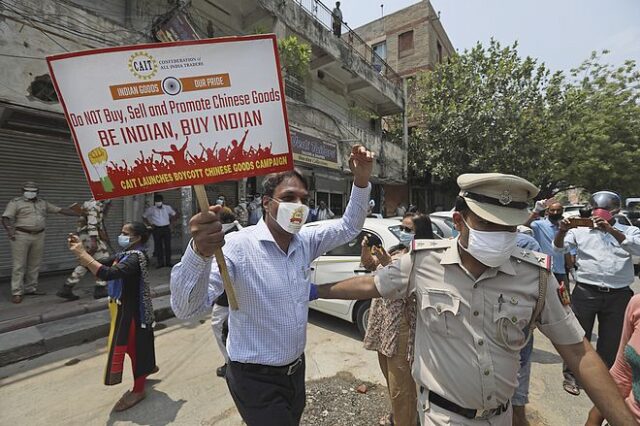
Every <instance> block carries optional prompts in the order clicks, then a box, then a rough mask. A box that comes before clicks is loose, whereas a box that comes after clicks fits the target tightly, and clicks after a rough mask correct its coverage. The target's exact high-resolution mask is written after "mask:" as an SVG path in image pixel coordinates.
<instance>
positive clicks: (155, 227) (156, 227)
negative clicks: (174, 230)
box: [153, 225, 169, 229]
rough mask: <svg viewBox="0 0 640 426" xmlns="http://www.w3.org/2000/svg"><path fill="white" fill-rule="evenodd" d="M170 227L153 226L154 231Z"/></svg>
mask: <svg viewBox="0 0 640 426" xmlns="http://www.w3.org/2000/svg"><path fill="white" fill-rule="evenodd" d="M168 227H169V225H162V226H158V225H153V229H162V228H168Z"/></svg>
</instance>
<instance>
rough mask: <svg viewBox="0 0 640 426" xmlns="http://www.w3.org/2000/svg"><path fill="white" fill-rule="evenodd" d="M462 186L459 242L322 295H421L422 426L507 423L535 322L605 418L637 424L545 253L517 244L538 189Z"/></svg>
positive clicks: (514, 180) (435, 245) (429, 246)
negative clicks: (524, 349)
mask: <svg viewBox="0 0 640 426" xmlns="http://www.w3.org/2000/svg"><path fill="white" fill-rule="evenodd" d="M458 185H459V186H460V189H461V192H460V195H459V197H458V199H457V200H456V211H455V212H454V214H453V220H454V222H455V226H456V228H457V230H458V231H459V233H460V235H459V236H458V237H457V238H455V239H452V240H444V241H433V240H416V241H415V242H414V244H413V250H412V252H411V253H409V254H406V255H404V256H403V257H401V258H400V259H398V260H397V261H396V262H394V263H392V264H391V265H389V266H387V267H385V268H383V269H380V270H379V271H378V272H377V273H376V275H375V276H365V277H355V278H351V279H349V280H346V281H342V282H340V283H336V284H329V285H324V286H319V287H318V296H319V297H322V298H336V299H368V298H374V297H381V296H382V297H385V298H388V299H398V298H402V297H406V296H407V295H408V294H410V293H415V294H416V297H417V301H418V319H417V328H416V341H415V349H414V355H415V356H414V363H413V377H414V378H415V380H416V384H417V385H418V386H419V390H420V392H419V395H418V410H419V413H420V419H421V422H422V424H423V425H441V424H459V425H489V424H490V425H499V426H511V418H512V408H511V406H510V402H509V398H510V397H511V396H512V395H513V391H514V389H515V387H516V385H517V373H518V368H519V359H520V358H519V351H520V349H521V348H522V347H523V346H524V345H525V344H526V343H527V341H528V339H529V338H530V334H531V333H532V332H533V328H534V327H536V326H537V327H538V328H539V329H540V331H541V332H542V333H543V334H545V335H546V336H547V337H548V338H549V339H550V340H551V341H552V342H553V344H554V346H555V347H556V349H557V351H558V353H559V354H560V355H561V356H562V358H563V359H564V360H565V361H566V362H567V364H568V365H569V366H570V367H571V369H572V370H573V371H574V372H575V373H576V375H577V376H578V377H579V378H580V380H581V382H582V383H583V384H584V388H585V389H586V391H587V394H588V395H589V396H590V397H591V399H592V401H593V402H594V403H595V405H596V406H597V407H598V408H599V409H600V410H601V411H602V413H603V415H604V416H605V417H606V418H607V419H608V420H609V422H610V423H611V424H613V425H631V424H634V420H633V418H632V417H631V415H630V413H629V411H628V410H627V408H626V406H625V404H624V401H623V400H622V398H621V397H620V394H619V393H618V391H617V388H616V386H615V385H614V383H613V381H612V380H611V378H610V376H609V372H608V371H607V368H606V367H605V366H604V364H603V363H602V361H601V360H600V358H599V356H598V355H597V353H596V352H595V351H594V350H593V348H592V347H591V345H590V343H589V342H588V341H586V340H585V339H584V331H583V330H582V328H581V327H580V324H579V323H578V321H577V320H576V317H575V316H574V314H573V312H572V311H571V309H570V307H569V306H568V303H567V300H566V298H565V297H562V296H564V294H562V292H561V291H559V286H558V282H557V281H556V279H555V277H554V276H553V274H551V273H550V268H549V266H550V265H549V264H550V261H549V260H548V258H547V256H546V255H543V254H540V253H535V252H531V251H527V250H523V249H518V248H516V226H517V225H519V224H522V223H524V222H525V221H526V220H527V217H528V215H529V214H528V211H527V205H528V201H529V200H531V199H532V198H533V197H535V196H536V195H537V193H538V191H539V190H538V188H536V187H535V186H534V185H533V184H531V183H530V182H528V181H526V180H524V179H522V178H520V177H517V176H512V175H503V174H497V173H488V174H465V175H462V176H460V177H459V178H458ZM563 300H564V301H563ZM523 329H526V330H528V332H526V333H525V332H523Z"/></svg>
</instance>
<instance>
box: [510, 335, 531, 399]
mask: <svg viewBox="0 0 640 426" xmlns="http://www.w3.org/2000/svg"><path fill="white" fill-rule="evenodd" d="M528 331H529V330H525V333H527V332H528ZM532 352H533V335H531V339H530V340H529V343H527V346H525V347H524V348H522V349H521V350H520V370H519V371H518V387H517V388H516V390H515V392H513V397H512V398H511V404H512V405H515V406H520V407H523V406H525V405H526V404H527V403H528V402H529V377H530V376H531V353H532Z"/></svg>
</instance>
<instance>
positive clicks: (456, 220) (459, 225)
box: [452, 212, 464, 232]
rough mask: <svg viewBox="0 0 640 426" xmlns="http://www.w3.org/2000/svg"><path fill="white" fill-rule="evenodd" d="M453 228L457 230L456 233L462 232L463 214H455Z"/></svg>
mask: <svg viewBox="0 0 640 426" xmlns="http://www.w3.org/2000/svg"><path fill="white" fill-rule="evenodd" d="M452 218H453V226H454V227H455V228H456V231H458V232H461V231H462V228H463V227H464V222H463V221H462V213H460V212H453V215H452Z"/></svg>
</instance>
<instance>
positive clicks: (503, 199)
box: [498, 190, 513, 206]
mask: <svg viewBox="0 0 640 426" xmlns="http://www.w3.org/2000/svg"><path fill="white" fill-rule="evenodd" d="M498 201H499V202H500V204H502V205H503V206H506V205H508V204H509V203H511V202H512V201H513V197H512V196H511V192H509V191H508V190H504V191H502V194H500V197H499V198H498Z"/></svg>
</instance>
